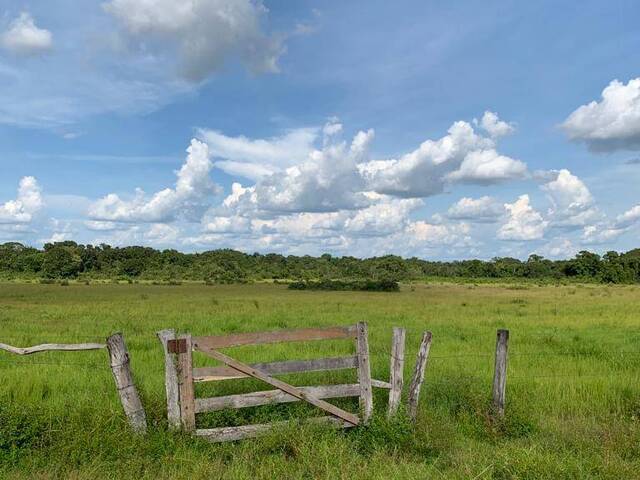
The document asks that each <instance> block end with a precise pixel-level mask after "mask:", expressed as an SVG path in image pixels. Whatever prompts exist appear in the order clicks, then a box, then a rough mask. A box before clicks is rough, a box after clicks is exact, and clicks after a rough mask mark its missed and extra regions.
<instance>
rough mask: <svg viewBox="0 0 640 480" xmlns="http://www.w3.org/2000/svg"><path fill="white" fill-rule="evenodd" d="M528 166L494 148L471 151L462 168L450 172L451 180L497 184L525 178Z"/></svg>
mask: <svg viewBox="0 0 640 480" xmlns="http://www.w3.org/2000/svg"><path fill="white" fill-rule="evenodd" d="M526 173H527V166H526V165H525V164H524V163H523V162H521V161H520V160H515V159H513V158H510V157H507V156H506V155H500V154H499V153H498V152H496V151H495V150H493V149H488V150H478V151H474V152H470V153H469V154H468V155H467V156H466V157H465V159H464V160H463V161H462V165H460V168H459V169H458V170H456V171H454V172H451V173H449V174H448V175H447V176H446V178H447V179H448V180H449V181H454V182H461V183H475V184H487V185H491V184H495V183H498V182H504V181H507V180H514V179H518V178H523V177H524V176H525V175H526Z"/></svg>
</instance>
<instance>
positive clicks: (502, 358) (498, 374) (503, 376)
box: [493, 330, 509, 417]
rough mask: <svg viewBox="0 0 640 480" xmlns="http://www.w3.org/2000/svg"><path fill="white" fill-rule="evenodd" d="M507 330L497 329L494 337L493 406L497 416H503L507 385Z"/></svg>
mask: <svg viewBox="0 0 640 480" xmlns="http://www.w3.org/2000/svg"><path fill="white" fill-rule="evenodd" d="M508 350H509V330H498V334H497V338H496V361H495V371H494V374H493V406H494V408H495V410H496V413H497V414H498V416H500V417H502V416H504V404H505V400H506V387H507V355H508Z"/></svg>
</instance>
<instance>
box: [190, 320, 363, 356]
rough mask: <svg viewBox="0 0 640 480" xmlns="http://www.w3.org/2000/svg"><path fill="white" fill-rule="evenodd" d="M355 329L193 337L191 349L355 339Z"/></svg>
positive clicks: (307, 329)
mask: <svg viewBox="0 0 640 480" xmlns="http://www.w3.org/2000/svg"><path fill="white" fill-rule="evenodd" d="M355 335H356V327H355V326H354V325H350V326H348V327H328V328H304V329H300V330H280V331H275V332H254V333H238V334H233V335H217V336H209V337H193V348H194V349H195V350H201V349H203V348H208V349H216V348H226V347H237V346H240V345H259V344H264V343H277V342H296V341H312V340H331V339H340V338H355Z"/></svg>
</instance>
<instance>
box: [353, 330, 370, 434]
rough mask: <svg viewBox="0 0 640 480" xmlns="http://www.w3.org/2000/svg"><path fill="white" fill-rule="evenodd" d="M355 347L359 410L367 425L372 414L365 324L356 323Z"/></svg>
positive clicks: (367, 340)
mask: <svg viewBox="0 0 640 480" xmlns="http://www.w3.org/2000/svg"><path fill="white" fill-rule="evenodd" d="M356 347H357V348H356V350H357V356H358V383H359V384H360V408H361V410H362V421H363V423H367V421H368V420H369V418H371V414H372V413H373V391H372V388H371V365H370V364H369V338H368V330H367V324H366V323H365V322H358V325H357V338H356Z"/></svg>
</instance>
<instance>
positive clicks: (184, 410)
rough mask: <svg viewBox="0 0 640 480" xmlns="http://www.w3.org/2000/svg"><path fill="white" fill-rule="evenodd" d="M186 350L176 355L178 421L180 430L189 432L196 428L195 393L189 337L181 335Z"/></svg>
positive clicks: (188, 335)
mask: <svg viewBox="0 0 640 480" xmlns="http://www.w3.org/2000/svg"><path fill="white" fill-rule="evenodd" d="M180 340H184V341H185V343H186V348H185V351H184V352H180V353H178V386H179V388H178V391H179V392H180V420H181V422H182V428H183V429H184V430H186V431H187V432H191V431H193V430H194V429H195V428H196V410H195V398H194V396H195V393H194V387H193V363H192V362H193V359H192V348H191V335H190V334H187V335H181V336H180Z"/></svg>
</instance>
